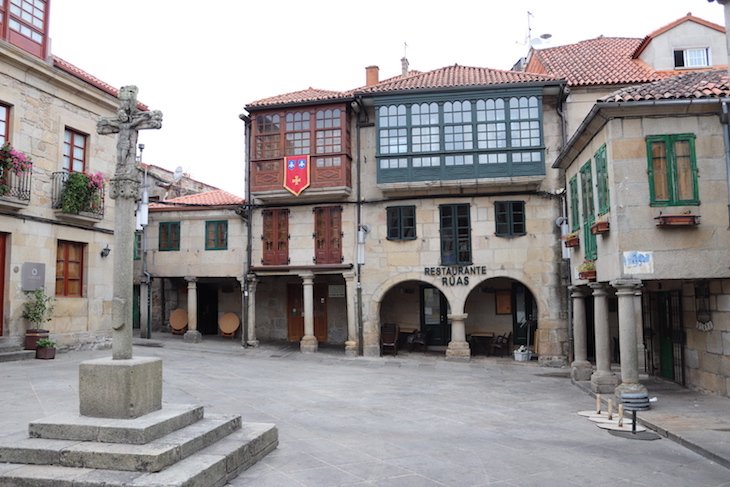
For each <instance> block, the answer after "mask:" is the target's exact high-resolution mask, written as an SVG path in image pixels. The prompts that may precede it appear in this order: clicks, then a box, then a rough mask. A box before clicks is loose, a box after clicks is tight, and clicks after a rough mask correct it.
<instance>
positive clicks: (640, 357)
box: [634, 288, 646, 374]
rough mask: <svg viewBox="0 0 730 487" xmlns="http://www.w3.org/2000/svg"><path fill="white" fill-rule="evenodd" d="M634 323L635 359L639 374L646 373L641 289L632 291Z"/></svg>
mask: <svg viewBox="0 0 730 487" xmlns="http://www.w3.org/2000/svg"><path fill="white" fill-rule="evenodd" d="M634 321H635V323H636V359H637V361H638V362H637V364H638V365H637V367H638V369H639V373H640V374H641V373H646V346H644V313H643V311H642V309H641V289H639V288H637V289H635V290H634Z"/></svg>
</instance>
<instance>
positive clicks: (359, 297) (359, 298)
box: [355, 97, 365, 356]
mask: <svg viewBox="0 0 730 487" xmlns="http://www.w3.org/2000/svg"><path fill="white" fill-rule="evenodd" d="M355 103H357V105H358V106H359V107H360V110H359V111H358V113H357V124H356V125H357V130H356V133H357V149H356V150H357V154H356V155H355V166H356V169H357V170H356V173H357V184H356V186H355V188H356V189H355V198H356V199H357V201H356V212H357V234H358V239H357V242H358V243H357V246H358V248H359V247H360V246H361V245H362V246H363V247H364V245H365V244H364V243H360V235H362V232H363V228H362V187H361V183H360V178H361V176H362V168H361V165H360V148H361V144H360V137H361V135H362V133H361V119H360V112H364V111H365V107H364V106H363V104H362V101H361V98H360V97H357V98H356V99H355ZM364 253H365V252H364V249H363V254H364ZM357 254H358V255H357V266H356V267H355V282H356V287H357V300H356V301H357V304H356V306H357V352H358V355H360V356H362V355H363V354H364V344H363V337H364V333H363V322H362V277H361V273H362V264H360V255H359V253H357Z"/></svg>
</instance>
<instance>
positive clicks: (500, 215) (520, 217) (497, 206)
mask: <svg viewBox="0 0 730 487" xmlns="http://www.w3.org/2000/svg"><path fill="white" fill-rule="evenodd" d="M494 221H495V232H494V234H495V235H497V236H498V237H519V236H520V235H525V234H526V233H527V232H526V229H525V202H524V201H497V202H496V203H494Z"/></svg>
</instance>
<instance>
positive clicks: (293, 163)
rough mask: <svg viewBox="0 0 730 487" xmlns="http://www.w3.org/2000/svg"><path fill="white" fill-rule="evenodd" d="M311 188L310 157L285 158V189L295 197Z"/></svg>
mask: <svg viewBox="0 0 730 487" xmlns="http://www.w3.org/2000/svg"><path fill="white" fill-rule="evenodd" d="M308 187H309V156H308V155H304V156H286V157H285V158H284V188H285V189H287V190H288V191H289V192H290V193H291V194H293V195H294V196H299V194H300V193H301V192H302V191H304V190H305V189H307V188H308Z"/></svg>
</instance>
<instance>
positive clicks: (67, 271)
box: [56, 240, 85, 298]
mask: <svg viewBox="0 0 730 487" xmlns="http://www.w3.org/2000/svg"><path fill="white" fill-rule="evenodd" d="M84 247H85V245H84V244H82V243H78V242H67V241H64V240H59V241H58V246H57V248H56V296H64V297H76V298H80V297H81V296H82V292H83V283H84Z"/></svg>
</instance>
